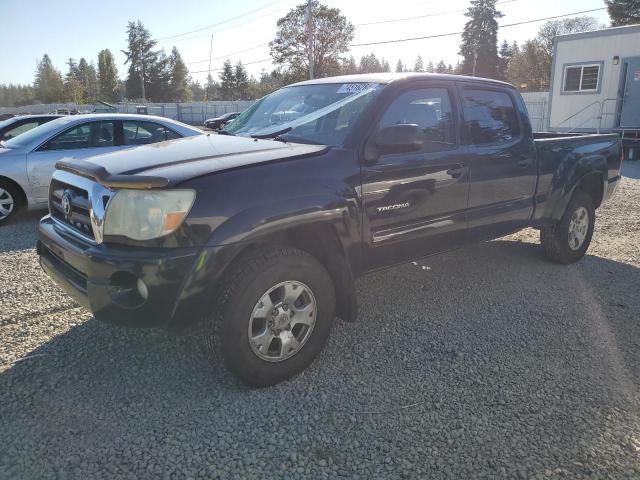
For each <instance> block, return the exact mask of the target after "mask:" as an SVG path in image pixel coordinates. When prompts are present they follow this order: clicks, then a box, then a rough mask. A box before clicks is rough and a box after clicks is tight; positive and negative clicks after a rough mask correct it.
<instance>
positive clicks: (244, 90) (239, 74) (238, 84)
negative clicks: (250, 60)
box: [233, 61, 249, 100]
mask: <svg viewBox="0 0 640 480" xmlns="http://www.w3.org/2000/svg"><path fill="white" fill-rule="evenodd" d="M233 90H234V93H235V95H234V97H235V98H236V99H238V100H246V99H247V98H248V97H249V75H248V74H247V69H246V68H244V66H243V65H242V62H240V61H238V63H236V66H235V69H234V72H233Z"/></svg>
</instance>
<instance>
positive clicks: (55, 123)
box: [3, 118, 72, 148]
mask: <svg viewBox="0 0 640 480" xmlns="http://www.w3.org/2000/svg"><path fill="white" fill-rule="evenodd" d="M71 121H72V120H71V119H68V118H58V119H56V120H51V121H50V122H47V123H45V124H44V125H40V126H39V127H35V128H32V129H31V130H29V131H28V132H25V133H23V134H22V135H18V136H17V137H14V138H12V139H11V140H7V141H6V142H4V145H3V147H5V148H22V147H26V146H28V145H30V144H31V143H33V142H34V141H36V140H38V139H39V138H43V137H47V136H48V135H49V134H50V133H54V132H56V131H57V130H58V129H59V128H60V126H62V125H65V124H66V123H69V122H71Z"/></svg>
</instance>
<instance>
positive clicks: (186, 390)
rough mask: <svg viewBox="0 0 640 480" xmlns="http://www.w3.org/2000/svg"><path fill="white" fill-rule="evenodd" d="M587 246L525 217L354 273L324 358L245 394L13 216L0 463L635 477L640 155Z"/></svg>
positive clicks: (6, 468)
mask: <svg viewBox="0 0 640 480" xmlns="http://www.w3.org/2000/svg"><path fill="white" fill-rule="evenodd" d="M624 174H625V178H624V181H623V183H622V186H621V188H620V190H619V191H618V193H617V195H616V197H615V198H614V200H613V201H611V202H610V203H609V204H608V205H607V206H606V207H604V208H603V209H601V210H599V213H598V224H597V228H596V233H595V237H594V242H593V244H592V246H591V249H590V250H589V254H588V256H587V257H586V258H585V259H584V260H583V261H581V262H580V263H578V264H576V265H572V266H568V267H563V266H559V265H555V264H552V263H550V262H548V261H546V260H545V258H544V257H543V255H542V252H541V249H540V246H539V244H538V237H537V232H534V231H530V230H527V231H524V232H521V233H519V234H517V235H512V236H509V237H505V238H503V239H500V240H496V241H493V242H489V243H486V244H483V245H480V246H475V247H470V248H467V249H464V250H460V251H456V252H453V253H450V254H446V255H443V256H439V257H433V258H431V259H429V260H428V261H426V262H421V263H419V264H416V265H411V264H410V265H406V266H403V267H399V268H395V269H393V270H390V271H387V272H385V273H380V274H376V275H372V276H369V277H366V278H363V279H361V280H360V281H359V282H358V296H359V302H360V305H361V314H360V318H359V321H358V322H357V323H355V324H348V323H344V322H337V323H336V325H335V328H334V331H333V332H332V336H331V339H330V342H329V344H328V346H327V348H326V349H325V350H324V351H323V353H322V355H321V357H320V359H319V360H318V361H317V362H315V363H314V365H313V366H312V367H311V368H310V369H308V370H307V371H306V372H304V373H303V374H302V375H300V376H298V377H297V378H295V379H293V380H292V381H289V382H285V383H284V384H281V385H279V386H277V387H273V388H269V389H263V390H250V389H247V388H245V387H243V386H242V385H240V384H238V383H237V382H236V381H235V380H234V379H233V378H232V377H230V376H229V374H227V373H226V372H225V371H223V370H222V369H221V368H217V369H215V370H214V371H213V374H212V372H211V370H210V369H209V368H207V365H206V359H205V355H204V352H203V350H202V348H201V347H199V346H198V343H197V341H196V340H197V338H196V336H195V334H190V335H186V336H182V337H172V336H170V335H168V334H165V333H163V332H157V331H148V330H143V331H138V330H125V329H119V328H116V327H111V326H108V325H103V324H99V323H98V322H96V321H95V320H93V319H92V318H91V315H89V314H87V313H86V312H84V311H83V310H82V309H80V308H77V306H76V305H75V304H74V303H73V302H72V301H71V300H70V299H69V298H67V297H66V296H65V295H64V294H62V293H61V292H60V291H59V290H58V289H57V288H56V287H55V286H54V285H53V284H52V283H51V282H50V281H49V280H48V279H47V278H46V277H45V275H44V274H43V273H42V272H41V271H40V269H39V267H38V266H37V261H36V255H35V252H34V250H33V245H34V242H35V232H34V228H35V224H36V221H37V217H38V215H29V216H27V218H25V219H24V220H23V221H22V222H21V223H18V224H14V225H10V226H5V227H2V228H0V266H1V268H0V284H1V285H2V294H1V295H2V296H1V297H0V477H1V478H8V479H22V478H78V479H84V478H92V479H99V478H109V479H114V478H118V479H120V478H132V479H145V478H150V479H151V478H153V479H156V478H180V479H183V478H207V479H213V478H224V479H228V478H229V479H233V478H247V479H250V478H256V479H257V478H261V479H262V478H292V479H294V478H313V479H321V478H336V477H338V476H342V477H349V478H362V479H371V478H452V479H454V478H455V479H469V478H509V479H512V478H522V479H532V478H534V479H538V478H571V479H573V478H593V479H601V478H620V479H630V478H640V395H639V393H640V355H639V353H640V325H639V323H638V320H639V319H640V299H639V298H638V287H640V269H639V268H640V253H639V250H638V244H639V243H640V163H628V164H626V165H625V170H624Z"/></svg>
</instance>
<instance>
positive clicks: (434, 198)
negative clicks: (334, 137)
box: [362, 83, 469, 269]
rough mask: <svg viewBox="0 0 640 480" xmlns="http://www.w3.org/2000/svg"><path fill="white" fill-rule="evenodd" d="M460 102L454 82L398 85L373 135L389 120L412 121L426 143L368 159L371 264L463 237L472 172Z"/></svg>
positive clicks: (365, 185) (365, 198)
mask: <svg viewBox="0 0 640 480" xmlns="http://www.w3.org/2000/svg"><path fill="white" fill-rule="evenodd" d="M456 105H457V102H456V96H455V91H454V90H453V89H452V88H451V84H449V86H447V85H438V84H435V83H427V84H425V85H424V86H419V85H417V86H414V87H412V88H410V89H407V90H404V91H401V92H398V94H397V95H395V96H394V97H393V100H391V101H390V102H389V104H388V105H387V107H386V109H385V110H384V113H383V114H382V115H381V117H380V118H379V120H377V126H376V129H375V130H374V133H373V135H372V138H375V135H376V133H377V132H378V131H380V130H381V129H382V128H385V127H389V126H391V125H397V124H412V125H418V126H419V127H420V128H421V129H422V130H423V131H424V138H425V143H424V145H423V147H422V149H421V150H419V151H415V152H411V153H393V154H385V155H379V156H377V158H375V160H373V161H369V162H367V163H366V164H364V165H363V167H362V202H363V207H364V216H365V218H364V223H363V225H364V233H365V239H366V241H365V245H366V247H365V257H366V264H368V265H369V266H370V268H371V269H375V268H379V267H385V266H389V265H393V264H396V263H401V262H405V261H408V260H411V259H415V258H419V257H421V256H426V255H429V254H431V253H435V252H438V251H442V250H446V249H448V248H451V247H453V246H455V245H456V244H460V243H463V242H464V240H465V238H464V235H465V230H466V213H465V210H466V208H467V197H468V194H469V173H468V168H467V167H466V158H465V155H466V150H465V149H464V148H463V147H461V146H460V141H459V138H458V108H457V107H456ZM370 141H371V140H370Z"/></svg>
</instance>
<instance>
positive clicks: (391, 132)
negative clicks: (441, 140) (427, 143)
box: [375, 124, 425, 154]
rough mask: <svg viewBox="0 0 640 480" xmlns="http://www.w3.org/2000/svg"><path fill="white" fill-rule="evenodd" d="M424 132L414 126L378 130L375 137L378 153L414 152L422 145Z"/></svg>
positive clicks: (397, 126) (407, 125)
mask: <svg viewBox="0 0 640 480" xmlns="http://www.w3.org/2000/svg"><path fill="white" fill-rule="evenodd" d="M424 140H425V139H424V132H423V131H422V129H421V128H420V127H419V126H418V125H415V124H399V125H391V126H389V127H385V128H383V129H382V130H380V131H379V132H378V133H377V135H376V137H375V146H376V149H377V150H378V152H379V153H381V154H388V153H407V152H415V151H418V150H420V149H421V148H422V145H423V144H424Z"/></svg>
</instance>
